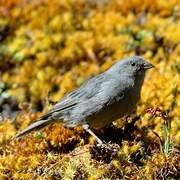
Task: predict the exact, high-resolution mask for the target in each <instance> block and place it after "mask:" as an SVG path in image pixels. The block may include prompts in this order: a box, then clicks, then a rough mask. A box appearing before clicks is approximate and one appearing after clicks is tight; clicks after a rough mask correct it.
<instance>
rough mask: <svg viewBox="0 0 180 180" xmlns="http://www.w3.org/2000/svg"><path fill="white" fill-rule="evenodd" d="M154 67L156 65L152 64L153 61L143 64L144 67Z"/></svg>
mask: <svg viewBox="0 0 180 180" xmlns="http://www.w3.org/2000/svg"><path fill="white" fill-rule="evenodd" d="M153 67H154V65H153V64H151V63H149V62H146V63H144V65H143V68H144V69H151V68H153Z"/></svg>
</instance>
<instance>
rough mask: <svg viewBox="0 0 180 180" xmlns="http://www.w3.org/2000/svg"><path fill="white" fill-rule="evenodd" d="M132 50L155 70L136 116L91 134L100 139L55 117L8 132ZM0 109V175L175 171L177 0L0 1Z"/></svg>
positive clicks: (179, 171)
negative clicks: (33, 129)
mask: <svg viewBox="0 0 180 180" xmlns="http://www.w3.org/2000/svg"><path fill="white" fill-rule="evenodd" d="M135 54H136V55H141V56H142V57H144V58H145V59H148V60H149V61H150V62H151V63H153V64H154V65H155V66H156V68H154V69H152V70H151V71H149V72H148V74H147V76H146V80H145V83H144V86H143V89H142V95H141V101H140V103H139V105H138V108H137V112H136V114H135V115H134V116H132V117H131V118H129V119H127V120H117V121H116V122H114V123H113V124H112V126H111V127H108V128H105V129H103V130H102V132H97V134H99V136H100V137H101V138H102V139H104V140H105V141H106V142H107V143H106V144H104V145H102V146H99V145H96V144H95V141H94V140H93V139H92V137H89V135H88V134H87V133H85V132H84V131H83V130H82V129H81V128H80V127H77V128H75V129H66V128H64V127H63V125H62V124H53V125H51V126H50V127H48V128H47V129H44V130H43V131H42V132H38V133H34V134H33V133H31V134H29V135H28V136H26V137H24V138H22V139H20V140H13V139H12V137H13V136H14V135H15V134H16V133H17V132H18V131H20V130H21V129H23V128H25V127H26V126H27V125H29V124H30V123H31V122H32V121H34V120H36V119H37V118H38V117H39V116H41V115H42V114H43V113H45V112H46V111H47V110H48V109H49V108H50V107H51V106H52V105H53V103H54V102H56V101H58V100H59V99H60V98H62V97H63V96H64V95H65V94H66V93H68V92H70V91H71V90H73V89H74V88H76V87H78V86H80V85H81V84H82V83H83V82H84V81H85V80H86V79H88V78H90V77H92V76H94V75H97V74H98V73H100V72H102V71H104V70H106V69H107V68H108V67H110V66H111V65H112V64H113V63H114V62H115V61H116V60H118V59H120V58H122V57H127V56H130V55H135ZM0 111H1V116H0V117H1V121H0V178H1V179H90V180H91V179H178V178H179V177H180V164H179V163H180V153H179V151H180V2H179V1H178V0H171V1H169V2H167V1H165V0H161V1H159V0H145V1H143V2H142V1H141V0H126V1H118V0H112V1H110V2H108V1H105V0H101V1H89V0H69V1H66V0H61V1H59V0H31V1H28V0H18V1H17V0H1V1H0ZM169 138H170V140H169ZM109 141H111V142H109Z"/></svg>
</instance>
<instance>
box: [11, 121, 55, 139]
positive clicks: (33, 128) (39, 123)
mask: <svg viewBox="0 0 180 180" xmlns="http://www.w3.org/2000/svg"><path fill="white" fill-rule="evenodd" d="M50 123H52V119H46V120H44V119H40V120H38V121H35V122H34V123H32V124H31V125H29V126H28V127H27V128H25V129H24V130H22V131H21V132H19V133H18V134H17V135H16V136H15V137H14V138H15V139H18V138H20V137H22V136H24V135H26V134H28V133H29V132H31V131H37V130H40V129H42V128H44V127H46V126H47V125H49V124H50ZM14 138H13V139H14Z"/></svg>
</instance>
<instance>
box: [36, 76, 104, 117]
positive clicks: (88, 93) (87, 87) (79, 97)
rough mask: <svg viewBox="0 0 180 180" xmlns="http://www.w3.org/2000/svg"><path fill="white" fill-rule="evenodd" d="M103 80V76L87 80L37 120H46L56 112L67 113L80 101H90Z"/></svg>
mask: <svg viewBox="0 0 180 180" xmlns="http://www.w3.org/2000/svg"><path fill="white" fill-rule="evenodd" d="M104 80H105V76H103V74H100V75H98V76H95V77H93V78H91V79H89V80H88V81H86V82H85V83H84V84H83V85H81V86H80V87H79V88H78V89H76V90H74V91H72V92H70V93H69V94H67V95H66V96H64V98H62V99H61V100H60V101H59V102H58V103H56V104H55V105H54V106H53V107H52V109H50V110H49V111H48V112H47V113H46V114H45V115H43V116H41V117H40V119H38V120H42V119H47V118H49V117H50V116H51V115H52V114H53V113H56V112H58V113H59V114H60V113H61V112H63V111H68V110H70V109H72V108H74V107H76V106H77V105H78V104H79V103H80V102H81V101H86V100H88V99H90V98H91V97H93V96H94V95H96V94H97V93H98V91H99V89H100V86H101V84H102V82H103V81H104Z"/></svg>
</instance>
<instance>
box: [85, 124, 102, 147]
mask: <svg viewBox="0 0 180 180" xmlns="http://www.w3.org/2000/svg"><path fill="white" fill-rule="evenodd" d="M82 127H83V129H84V130H85V131H87V132H88V133H89V134H90V135H91V136H93V137H94V138H95V139H96V141H97V142H98V144H103V142H102V141H101V140H100V139H99V138H98V137H97V136H96V135H95V134H94V133H93V132H92V131H91V129H89V125H88V124H84V125H82Z"/></svg>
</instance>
